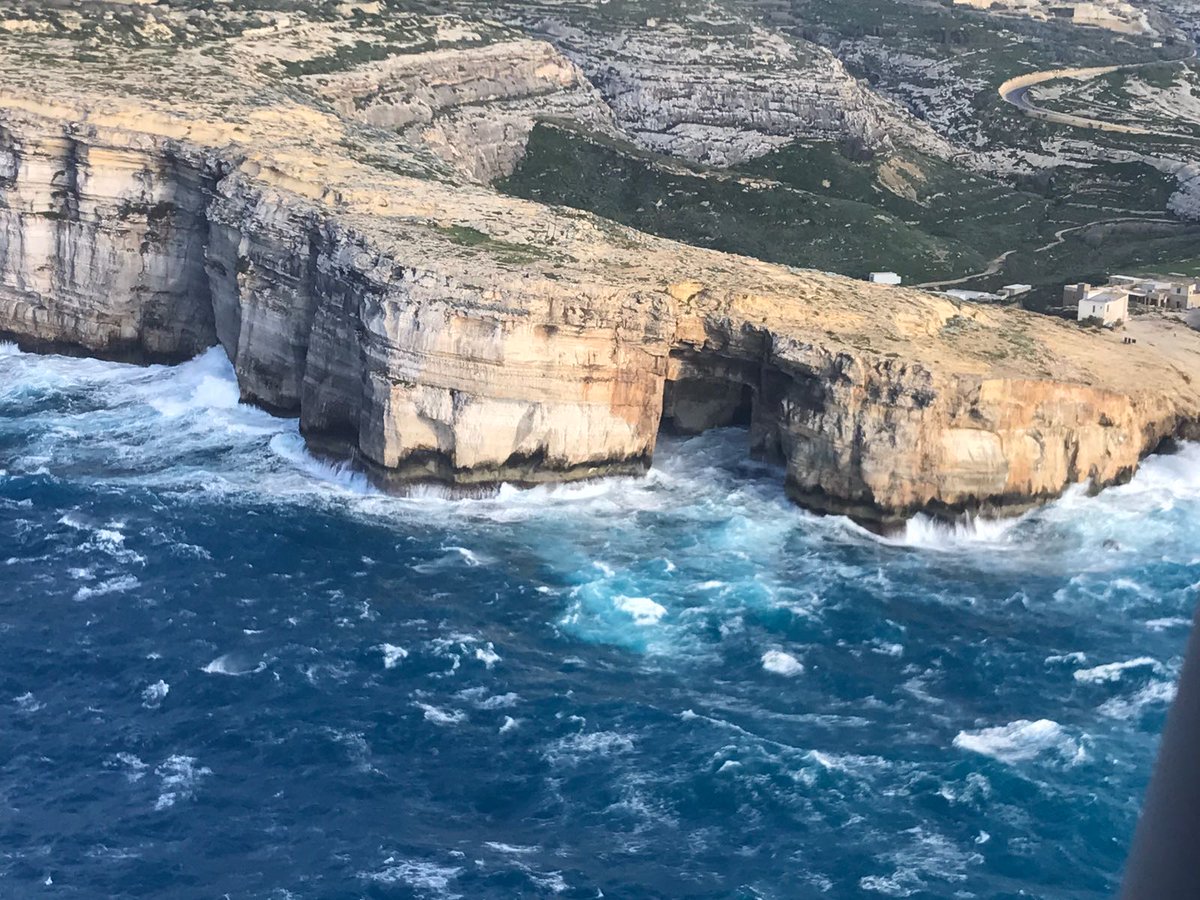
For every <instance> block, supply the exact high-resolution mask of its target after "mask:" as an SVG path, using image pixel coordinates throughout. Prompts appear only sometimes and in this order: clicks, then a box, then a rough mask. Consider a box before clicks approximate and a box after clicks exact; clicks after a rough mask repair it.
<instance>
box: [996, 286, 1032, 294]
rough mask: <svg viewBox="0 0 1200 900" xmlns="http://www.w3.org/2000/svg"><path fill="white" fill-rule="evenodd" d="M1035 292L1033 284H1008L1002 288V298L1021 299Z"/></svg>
mask: <svg viewBox="0 0 1200 900" xmlns="http://www.w3.org/2000/svg"><path fill="white" fill-rule="evenodd" d="M1032 290H1033V285H1032V284H1006V285H1005V286H1004V287H1002V288H1000V296H1001V297H1019V296H1021V295H1022V294H1028V293H1029V292H1030V291H1032Z"/></svg>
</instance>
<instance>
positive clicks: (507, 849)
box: [483, 841, 539, 856]
mask: <svg viewBox="0 0 1200 900" xmlns="http://www.w3.org/2000/svg"><path fill="white" fill-rule="evenodd" d="M483 846H485V847H487V848H488V849H489V850H495V851H496V852H497V853H506V854H508V855H509V856H528V855H529V854H530V853H537V852H538V849H539V848H538V847H518V846H516V845H514V844H504V843H501V842H500V841H484V842H483Z"/></svg>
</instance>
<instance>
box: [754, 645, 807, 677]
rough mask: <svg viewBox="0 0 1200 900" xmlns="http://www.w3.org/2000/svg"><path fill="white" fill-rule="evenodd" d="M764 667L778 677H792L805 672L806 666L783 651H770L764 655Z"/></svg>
mask: <svg viewBox="0 0 1200 900" xmlns="http://www.w3.org/2000/svg"><path fill="white" fill-rule="evenodd" d="M762 667H763V668H764V669H766V670H767V671H768V672H774V673H775V674H776V675H785V676H787V677H791V676H793V675H799V674H801V673H802V672H803V671H804V665H803V664H802V663H801V662H800V660H798V659H796V657H794V656H792V654H790V653H784V652H783V651H782V650H768V651H767V652H766V653H764V654H763V655H762Z"/></svg>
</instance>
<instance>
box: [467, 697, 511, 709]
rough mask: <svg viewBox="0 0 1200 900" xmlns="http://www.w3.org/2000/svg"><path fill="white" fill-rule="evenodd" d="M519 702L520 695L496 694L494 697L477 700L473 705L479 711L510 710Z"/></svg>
mask: <svg viewBox="0 0 1200 900" xmlns="http://www.w3.org/2000/svg"><path fill="white" fill-rule="evenodd" d="M520 702H521V696H520V694H513V693H508V694H496V695H495V696H494V697H487V698H485V699H482V700H477V701H476V702H475V705H476V706H477V707H479V708H480V709H511V708H512V707H514V706H516V705H517V704H518V703H520Z"/></svg>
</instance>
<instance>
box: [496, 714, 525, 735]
mask: <svg viewBox="0 0 1200 900" xmlns="http://www.w3.org/2000/svg"><path fill="white" fill-rule="evenodd" d="M520 727H521V720H520V719H514V718H513V717H512V716H505V717H504V722H503V724H501V726H500V733H501V734H507V733H508V732H510V731H516V730H517V729H518V728H520Z"/></svg>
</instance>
